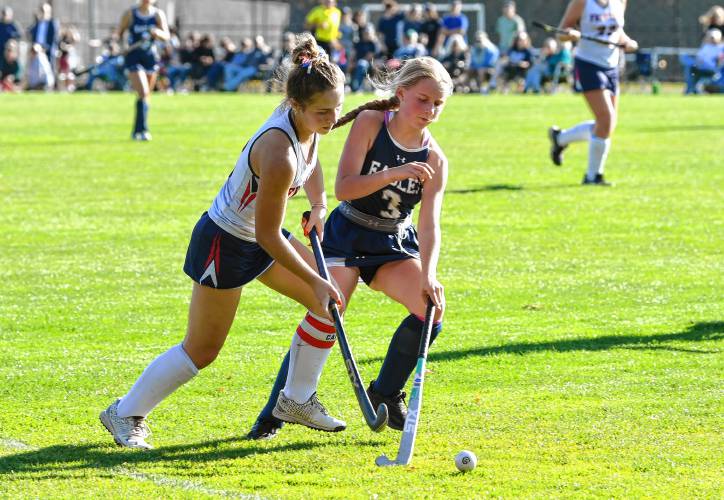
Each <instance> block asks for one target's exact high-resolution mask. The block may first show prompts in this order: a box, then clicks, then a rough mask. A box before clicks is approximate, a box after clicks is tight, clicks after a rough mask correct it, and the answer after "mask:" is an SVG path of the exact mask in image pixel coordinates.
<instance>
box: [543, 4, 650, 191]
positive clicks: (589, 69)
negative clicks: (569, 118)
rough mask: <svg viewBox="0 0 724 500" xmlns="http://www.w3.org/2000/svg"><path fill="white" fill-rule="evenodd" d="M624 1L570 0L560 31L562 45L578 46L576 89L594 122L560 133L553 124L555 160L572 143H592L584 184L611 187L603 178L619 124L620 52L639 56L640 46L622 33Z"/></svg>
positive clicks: (560, 157)
mask: <svg viewBox="0 0 724 500" xmlns="http://www.w3.org/2000/svg"><path fill="white" fill-rule="evenodd" d="M625 10H626V0H571V2H570V3H569V4H568V7H567V9H566V12H565V14H564V15H563V19H562V20H561V23H560V29H562V30H565V32H566V33H565V34H564V35H560V39H561V40H563V41H568V40H570V41H573V42H579V44H578V49H577V51H576V59H575V66H574V75H575V88H576V91H578V92H582V93H583V97H584V98H585V99H586V103H587V104H588V107H589V108H590V109H591V111H592V112H593V115H594V117H595V120H592V121H585V122H583V123H579V124H578V125H575V126H573V127H571V128H569V129H565V130H561V129H560V128H558V127H557V126H555V125H554V126H552V127H551V128H550V129H549V131H548V135H549V138H550V141H551V153H550V154H551V160H552V161H553V163H555V164H556V165H561V164H562V163H563V150H564V149H565V148H566V147H567V146H568V145H569V144H571V143H572V142H577V141H588V169H587V171H586V174H585V175H584V177H583V184H588V185H598V186H610V185H611V184H610V183H609V182H607V181H606V180H605V178H604V176H603V172H604V168H605V166H606V158H607V157H608V152H609V150H610V148H611V134H612V133H613V130H614V128H615V126H616V113H617V104H618V92H619V87H618V82H619V70H618V66H619V57H620V48H619V47H617V46H616V45H615V44H619V45H624V46H625V50H626V51H631V52H635V51H636V50H637V49H638V44H637V43H636V41H635V40H633V39H632V38H630V37H629V36H628V35H626V33H625V32H624V31H623V26H624V11H625ZM581 35H586V36H590V37H595V38H598V39H601V40H605V41H608V42H611V45H605V44H601V43H596V42H592V41H590V40H585V39H581Z"/></svg>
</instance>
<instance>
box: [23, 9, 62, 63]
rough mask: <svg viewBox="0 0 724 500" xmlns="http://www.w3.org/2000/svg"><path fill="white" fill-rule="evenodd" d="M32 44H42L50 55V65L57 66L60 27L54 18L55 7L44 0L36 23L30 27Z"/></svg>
mask: <svg viewBox="0 0 724 500" xmlns="http://www.w3.org/2000/svg"><path fill="white" fill-rule="evenodd" d="M29 37H30V44H31V45H33V44H38V45H40V46H41V47H42V48H43V50H44V51H45V54H46V55H47V57H48V61H49V62H50V66H51V67H52V68H55V57H56V54H57V52H58V41H59V39H60V27H59V25H58V20H57V19H53V7H52V6H51V5H50V3H48V2H43V3H42V4H41V5H40V9H39V10H38V13H37V16H36V19H35V23H34V24H33V25H32V26H31V27H30V29H29Z"/></svg>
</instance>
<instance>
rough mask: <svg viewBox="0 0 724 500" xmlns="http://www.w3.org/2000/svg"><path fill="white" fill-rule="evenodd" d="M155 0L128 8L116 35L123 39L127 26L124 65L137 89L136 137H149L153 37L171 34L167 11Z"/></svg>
mask: <svg viewBox="0 0 724 500" xmlns="http://www.w3.org/2000/svg"><path fill="white" fill-rule="evenodd" d="M154 3H156V0H140V2H139V5H138V7H133V8H131V9H129V10H127V11H126V12H125V13H124V14H123V17H122V18H121V24H120V25H119V26H118V30H117V33H116V34H117V36H118V38H119V39H120V38H121V37H123V33H125V31H126V30H128V46H129V49H130V51H129V52H128V54H126V57H125V62H124V65H125V68H126V69H127V70H128V72H129V74H130V77H129V79H130V81H131V86H132V87H133V90H134V91H135V92H136V95H137V96H138V99H137V100H136V119H135V122H134V126H133V133H132V134H131V137H132V138H133V139H134V140H136V141H150V140H151V134H150V133H149V132H148V96H149V94H150V93H151V92H152V91H153V89H154V87H155V86H156V77H157V74H156V72H157V71H158V54H157V53H156V47H155V46H154V40H160V41H162V42H167V41H168V40H169V39H170V38H171V34H170V33H169V31H168V23H167V22H166V15H165V14H164V13H163V11H162V10H161V9H158V8H156V7H154V5H153V4H154Z"/></svg>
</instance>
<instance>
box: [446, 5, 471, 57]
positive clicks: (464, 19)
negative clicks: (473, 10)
mask: <svg viewBox="0 0 724 500" xmlns="http://www.w3.org/2000/svg"><path fill="white" fill-rule="evenodd" d="M469 25H470V22H469V21H468V16H466V15H465V14H463V3H462V2H461V1H460V0H455V1H454V2H453V3H451V4H450V12H449V13H447V14H446V15H444V16H443V18H442V30H441V35H442V37H443V42H442V43H443V46H444V47H445V50H446V51H448V50H450V47H449V43H450V42H449V40H450V37H451V36H453V35H460V36H462V37H463V41H464V42H465V44H466V46H467V40H468V26H469Z"/></svg>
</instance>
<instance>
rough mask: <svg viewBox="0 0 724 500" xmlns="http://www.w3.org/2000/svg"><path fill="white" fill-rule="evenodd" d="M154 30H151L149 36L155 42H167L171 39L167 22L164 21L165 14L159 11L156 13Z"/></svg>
mask: <svg viewBox="0 0 724 500" xmlns="http://www.w3.org/2000/svg"><path fill="white" fill-rule="evenodd" d="M156 24H157V25H158V26H157V27H156V28H153V29H152V30H151V35H152V36H153V37H154V38H155V39H156V40H161V41H162V42H168V41H169V40H170V39H171V32H169V30H168V21H167V20H166V14H164V13H163V11H162V10H161V9H159V10H157V11H156Z"/></svg>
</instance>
